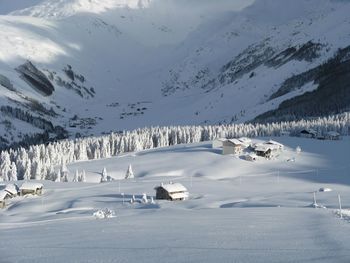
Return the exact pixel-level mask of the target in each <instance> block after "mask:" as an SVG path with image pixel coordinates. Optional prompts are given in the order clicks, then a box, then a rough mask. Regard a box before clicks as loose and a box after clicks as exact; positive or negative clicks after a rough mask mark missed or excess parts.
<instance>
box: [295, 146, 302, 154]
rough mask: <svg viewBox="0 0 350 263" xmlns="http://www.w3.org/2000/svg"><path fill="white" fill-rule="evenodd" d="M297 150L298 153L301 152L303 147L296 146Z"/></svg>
mask: <svg viewBox="0 0 350 263" xmlns="http://www.w3.org/2000/svg"><path fill="white" fill-rule="evenodd" d="M295 151H296V153H297V154H299V153H301V147H300V146H297V148H295Z"/></svg>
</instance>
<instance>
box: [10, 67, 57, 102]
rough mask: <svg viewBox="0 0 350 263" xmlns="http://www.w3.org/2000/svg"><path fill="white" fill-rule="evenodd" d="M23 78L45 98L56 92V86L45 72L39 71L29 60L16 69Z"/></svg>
mask: <svg viewBox="0 0 350 263" xmlns="http://www.w3.org/2000/svg"><path fill="white" fill-rule="evenodd" d="M16 70H17V71H18V72H19V73H20V74H21V78H22V79H24V80H25V81H26V82H27V83H28V84H29V85H30V86H31V87H33V88H34V89H36V90H37V91H39V92H40V93H41V94H43V95H44V96H50V95H52V93H53V92H54V91H55V88H54V86H53V85H52V83H51V82H50V80H49V79H48V78H47V77H46V76H45V74H44V73H43V72H41V71H40V70H38V69H37V68H36V67H35V66H34V65H33V63H32V62H30V61H29V60H28V61H27V62H26V63H24V64H23V65H21V66H19V67H18V68H17V69H16Z"/></svg>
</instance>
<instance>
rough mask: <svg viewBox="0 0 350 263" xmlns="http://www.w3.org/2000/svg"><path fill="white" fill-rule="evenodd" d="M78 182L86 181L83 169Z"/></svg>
mask: <svg viewBox="0 0 350 263" xmlns="http://www.w3.org/2000/svg"><path fill="white" fill-rule="evenodd" d="M80 182H83V183H85V182H86V173H85V170H83V172H82V173H81V175H80Z"/></svg>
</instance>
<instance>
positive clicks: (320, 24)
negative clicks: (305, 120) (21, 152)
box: [0, 0, 350, 145]
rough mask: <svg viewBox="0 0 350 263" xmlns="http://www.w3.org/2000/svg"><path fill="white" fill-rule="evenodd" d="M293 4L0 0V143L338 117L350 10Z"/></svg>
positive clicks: (344, 102)
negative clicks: (164, 127) (169, 127)
mask: <svg viewBox="0 0 350 263" xmlns="http://www.w3.org/2000/svg"><path fill="white" fill-rule="evenodd" d="M297 2H298V4H296V3H295V2H293V3H291V2H290V1H287V0H282V1H277V2H276V1H271V0H256V1H253V0H251V1H243V0H241V1H226V0H220V1H209V0H205V1H199V0H198V1H196V0H194V1H176V0H166V1H161V0H152V1H151V0H108V1H97V0H74V1H68V0H60V1H53V0H41V1H40V0H36V1H35V0H31V1H24V0H23V1H22V0H16V1H13V0H12V1H9V0H3V1H1V2H0V14H1V15H0V31H1V32H2V34H0V106H1V108H0V111H1V113H2V114H1V116H0V139H1V140H0V143H1V144H2V145H8V144H10V143H12V142H14V141H21V140H25V141H33V142H34V141H43V142H44V141H47V140H48V139H49V138H64V137H68V136H69V137H74V136H81V135H83V136H85V135H91V134H94V135H96V134H101V133H105V132H109V131H111V130H112V131H120V130H123V129H131V128H137V127H142V126H150V125H182V124H206V123H230V122H242V121H248V120H252V119H254V118H256V117H258V120H262V121H264V120H266V119H269V120H271V119H272V120H273V119H275V118H276V116H278V117H279V118H288V117H289V116H296V117H297V118H298V117H301V116H308V115H310V116H319V115H328V114H333V113H339V112H342V111H346V110H348V109H349V105H350V103H349V95H348V94H349V91H348V86H347V85H346V83H348V80H349V79H348V78H349V70H348V64H349V57H350V54H349V53H350V51H349V50H348V49H347V47H348V46H349V45H350V36H349V35H348V34H344V32H347V31H348V29H349V25H350V24H349V22H350V19H349V17H348V13H349V10H350V3H348V2H346V1H331V0H321V1H319V0H310V1H307V0H299V1H297ZM306 92H311V93H306ZM304 94H305V95H304ZM310 101H312V102H313V103H308V102H310ZM319 105H322V107H320V106H319ZM279 106H280V107H279ZM276 109H277V111H273V110H276ZM271 111H272V112H271ZM263 113H264V114H265V115H261V114H263ZM27 135H30V136H34V137H33V138H30V137H26V136H27Z"/></svg>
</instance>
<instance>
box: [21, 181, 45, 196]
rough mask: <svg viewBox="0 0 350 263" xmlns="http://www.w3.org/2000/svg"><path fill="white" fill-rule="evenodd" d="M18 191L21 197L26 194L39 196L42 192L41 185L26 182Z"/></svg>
mask: <svg viewBox="0 0 350 263" xmlns="http://www.w3.org/2000/svg"><path fill="white" fill-rule="evenodd" d="M19 190H20V193H21V195H22V196H23V195H28V194H32V195H41V194H42V191H43V184H41V183H32V182H26V183H23V184H22V186H21V187H20V189H19Z"/></svg>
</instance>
